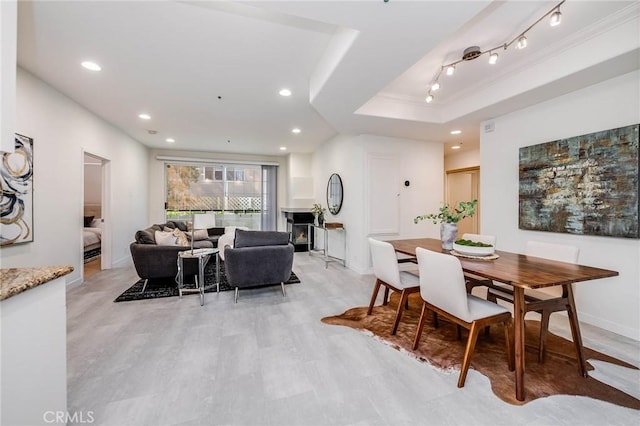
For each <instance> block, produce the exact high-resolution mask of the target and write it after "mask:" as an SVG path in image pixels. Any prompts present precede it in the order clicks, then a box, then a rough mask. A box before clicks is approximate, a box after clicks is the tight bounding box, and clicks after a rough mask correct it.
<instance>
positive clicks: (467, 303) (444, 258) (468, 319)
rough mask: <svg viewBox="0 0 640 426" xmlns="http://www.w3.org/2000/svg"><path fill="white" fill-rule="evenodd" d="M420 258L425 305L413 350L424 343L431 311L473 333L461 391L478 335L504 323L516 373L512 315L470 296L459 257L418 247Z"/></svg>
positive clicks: (460, 379) (509, 358)
mask: <svg viewBox="0 0 640 426" xmlns="http://www.w3.org/2000/svg"><path fill="white" fill-rule="evenodd" d="M416 257H417V259H418V269H419V271H420V296H422V301H423V303H422V313H421V314H420V322H419V323H418V329H417V331H416V337H415V339H414V342H413V349H414V350H415V349H417V348H418V346H419V344H420V337H421V335H422V331H423V328H424V322H425V318H426V314H427V311H433V312H435V313H436V314H438V315H440V316H442V317H444V318H447V319H448V320H449V321H451V322H453V323H454V324H456V325H457V326H458V327H464V328H465V329H467V330H469V336H468V338H467V344H466V348H465V351H464V358H463V360H462V366H461V367H460V376H459V377H458V387H459V388H461V387H463V386H464V382H465V380H466V378H467V372H468V370H469V366H470V364H471V359H472V357H473V353H474V350H475V346H476V341H477V339H478V333H479V332H480V330H481V329H483V328H485V327H489V326H491V325H494V324H498V323H501V324H502V325H503V327H504V337H505V349H506V355H507V364H508V367H509V371H513V370H514V360H513V356H512V353H513V351H512V342H511V337H510V333H509V329H510V327H511V322H512V318H511V312H509V310H508V309H506V308H505V307H503V306H500V305H498V304H496V303H491V302H488V301H486V300H484V299H481V298H479V297H476V296H473V295H470V294H468V293H467V292H466V288H465V279H464V274H463V272H462V265H461V264H460V260H458V258H456V257H455V256H452V255H449V254H444V253H436V252H434V251H431V250H427V249H424V248H421V247H418V248H416Z"/></svg>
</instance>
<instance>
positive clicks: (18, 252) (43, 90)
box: [1, 68, 147, 284]
mask: <svg viewBox="0 0 640 426" xmlns="http://www.w3.org/2000/svg"><path fill="white" fill-rule="evenodd" d="M16 112H17V114H16V117H17V130H16V131H17V132H18V133H20V134H23V135H25V136H29V137H31V138H33V152H34V153H33V156H34V165H33V170H34V178H33V185H34V186H33V187H34V190H33V196H34V199H33V205H34V214H33V216H34V225H33V232H34V242H32V243H25V244H18V245H15V246H9V247H3V248H2V253H1V256H2V267H3V268H10V267H27V266H47V265H71V266H73V267H74V269H75V270H74V272H72V273H71V274H70V275H69V276H68V277H67V283H68V284H74V283H76V282H79V281H80V280H81V276H80V270H81V262H82V252H83V248H82V225H83V220H82V216H83V205H82V198H83V194H84V188H83V179H82V176H83V172H84V156H83V152H84V151H88V152H90V153H92V154H95V155H98V156H100V157H102V158H106V159H109V160H110V162H111V185H110V187H111V191H110V196H111V200H112V202H111V211H110V212H106V214H105V218H107V217H108V216H110V219H109V220H110V222H111V235H112V239H111V254H112V259H113V263H114V264H121V263H122V264H123V263H127V262H129V261H130V258H131V255H130V253H129V243H131V242H132V241H133V237H134V234H135V232H136V230H137V229H139V228H141V227H143V226H146V223H147V148H146V147H145V146H144V145H142V144H140V143H139V142H137V141H135V140H133V139H131V138H130V137H129V136H127V135H125V134H124V133H122V132H121V131H120V130H118V129H116V128H115V127H113V126H112V125H111V124H109V123H107V122H105V121H103V120H102V119H100V118H99V117H97V116H95V115H94V114H93V113H91V112H89V111H88V110H86V109H85V108H84V107H82V106H80V105H78V104H77V103H76V102H74V101H73V100H71V99H69V98H67V97H66V96H64V95H63V94H61V93H60V92H58V91H57V90H55V89H54V88H52V87H51V86H49V85H47V84H46V83H45V82H43V81H42V80H39V79H38V78H36V77H34V76H33V75H32V74H30V73H29V72H27V71H25V70H23V69H22V68H18V74H17V109H16Z"/></svg>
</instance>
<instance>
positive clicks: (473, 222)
mask: <svg viewBox="0 0 640 426" xmlns="http://www.w3.org/2000/svg"><path fill="white" fill-rule="evenodd" d="M479 177H480V169H479V168H473V169H464V170H452V171H450V172H447V184H446V186H447V203H448V204H449V205H450V206H455V205H457V204H458V203H459V202H460V201H472V200H478V206H477V207H476V214H475V215H474V216H472V217H467V218H464V219H462V220H461V221H460V222H458V236H459V237H460V236H462V234H465V233H471V234H478V233H479V228H480V227H479V223H480V217H479V216H480V194H479V192H480V189H479V188H480V179H479Z"/></svg>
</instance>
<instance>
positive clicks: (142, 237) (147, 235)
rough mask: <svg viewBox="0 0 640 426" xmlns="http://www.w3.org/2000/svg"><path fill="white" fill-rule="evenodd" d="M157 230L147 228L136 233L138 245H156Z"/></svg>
mask: <svg viewBox="0 0 640 426" xmlns="http://www.w3.org/2000/svg"><path fill="white" fill-rule="evenodd" d="M156 231H157V230H156V229H152V228H147V229H143V230H140V231H138V232H136V243H138V244H155V243H156V237H155V232H156Z"/></svg>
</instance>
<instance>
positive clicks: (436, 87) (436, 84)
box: [431, 81, 440, 92]
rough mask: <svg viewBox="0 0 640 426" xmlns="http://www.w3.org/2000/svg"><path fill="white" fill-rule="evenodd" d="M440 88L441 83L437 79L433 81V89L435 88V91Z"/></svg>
mask: <svg viewBox="0 0 640 426" xmlns="http://www.w3.org/2000/svg"><path fill="white" fill-rule="evenodd" d="M439 88H440V83H438V82H437V81H436V82H435V83H433V85H432V86H431V90H433V91H434V92H435V91H436V90H438V89H439Z"/></svg>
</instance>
